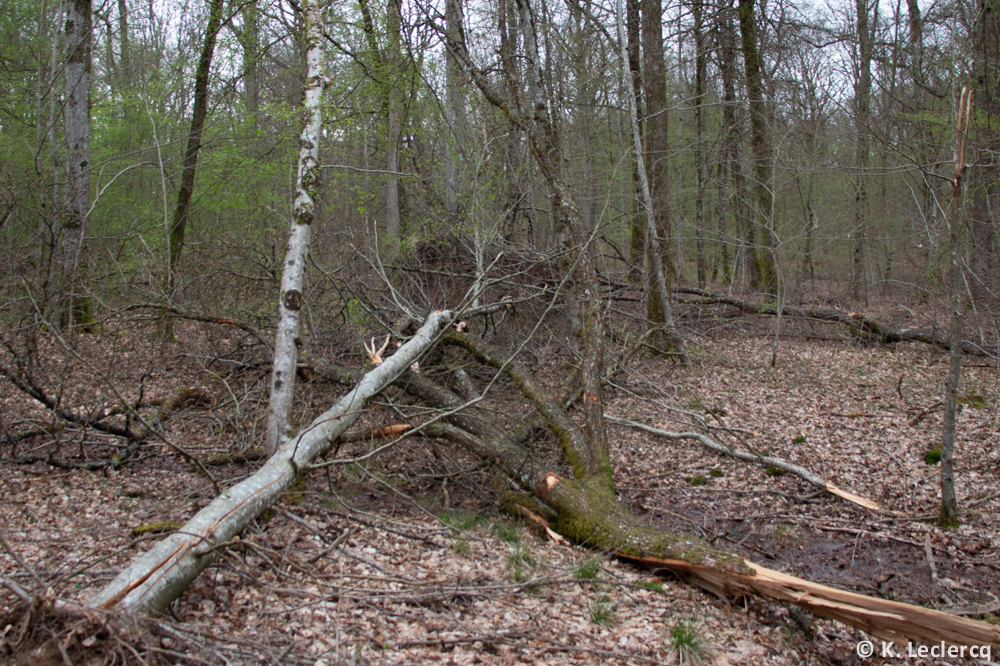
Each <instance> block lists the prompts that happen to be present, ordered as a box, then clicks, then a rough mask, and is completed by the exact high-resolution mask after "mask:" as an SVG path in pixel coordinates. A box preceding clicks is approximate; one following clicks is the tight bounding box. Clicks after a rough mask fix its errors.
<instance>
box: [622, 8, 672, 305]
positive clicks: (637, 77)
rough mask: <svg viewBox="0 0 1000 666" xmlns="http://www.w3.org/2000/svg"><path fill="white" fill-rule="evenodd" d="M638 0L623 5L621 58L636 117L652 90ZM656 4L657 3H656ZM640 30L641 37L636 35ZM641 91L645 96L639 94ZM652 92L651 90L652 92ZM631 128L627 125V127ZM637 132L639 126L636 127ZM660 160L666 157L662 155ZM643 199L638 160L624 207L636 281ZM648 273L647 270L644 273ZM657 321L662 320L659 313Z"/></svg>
mask: <svg viewBox="0 0 1000 666" xmlns="http://www.w3.org/2000/svg"><path fill="white" fill-rule="evenodd" d="M639 2H640V0H626V6H625V33H626V35H627V38H626V44H625V50H626V53H627V54H628V57H627V58H626V60H625V63H626V66H627V73H626V76H629V77H631V79H632V90H634V91H635V95H634V99H635V106H636V109H637V113H638V115H639V117H640V118H642V117H643V112H642V109H643V101H644V100H643V97H644V96H645V97H648V95H649V94H650V92H652V91H651V90H650V89H649V88H648V87H644V86H643V81H647V80H649V79H650V78H651V76H652V74H651V73H650V72H649V71H648V69H647V71H646V74H645V76H643V71H642V62H641V61H642V54H643V52H645V54H646V57H647V59H650V58H651V57H652V56H651V55H650V50H649V49H650V47H651V45H650V44H649V43H646V44H642V40H643V39H645V38H646V33H647V32H648V30H646V29H645V26H643V27H642V28H640V23H641V19H640V15H639ZM657 4H659V3H657ZM646 5H647V6H646V7H645V8H644V9H643V13H642V18H646V17H647V16H648V14H649V11H650V7H649V6H648V5H649V2H648V0H647V3H646ZM640 33H641V36H640ZM660 57H661V59H662V57H663V43H662V41H661V43H660ZM650 66H654V67H655V64H654V63H652V62H647V63H646V67H647V68H648V67H650ZM665 86H666V80H664V90H663V95H664V97H666V94H667V93H666V87H665ZM643 93H645V95H644V94H643ZM653 94H655V92H653ZM630 128H631V126H630ZM639 129H640V132H641V131H642V128H641V126H640V128H639ZM650 129H656V127H655V126H654V127H652V128H650V127H649V122H647V127H646V131H647V133H648V132H649V131H650ZM664 159H666V158H665V157H664ZM644 205H645V202H644V201H643V199H642V185H641V184H640V183H639V166H638V162H633V163H632V197H631V200H630V202H629V207H628V219H629V243H628V272H629V279H630V280H632V281H636V282H638V280H639V277H640V276H641V275H642V274H643V270H642V266H643V251H644V250H645V249H646V238H645V236H646V222H645V216H644V215H643V214H642V213H640V211H639V208H640V207H642V206H644ZM647 275H648V273H647ZM648 303H649V301H648V300H647V316H648V318H649V320H650V321H656V320H655V319H654V318H653V317H652V316H649V314H648V308H649V305H648ZM659 321H662V316H661V317H660V319H659Z"/></svg>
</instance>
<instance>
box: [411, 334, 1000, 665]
mask: <svg viewBox="0 0 1000 666" xmlns="http://www.w3.org/2000/svg"><path fill="white" fill-rule="evenodd" d="M445 342H446V343H447V344H453V345H458V346H460V347H462V348H464V349H466V350H467V351H469V352H470V353H472V354H473V355H474V356H475V357H476V358H478V359H479V360H480V361H481V362H483V363H486V364H487V365H490V366H492V367H494V368H497V369H500V370H501V371H502V372H504V373H505V374H506V375H507V376H508V377H509V378H510V379H511V380H512V381H513V382H514V383H515V384H516V385H517V386H518V388H519V389H520V390H521V392H522V394H524V395H525V396H526V397H528V398H529V399H531V400H532V401H533V402H534V404H535V406H536V408H537V409H538V410H539V412H540V413H542V414H543V416H545V420H546V421H547V422H548V423H549V425H550V429H552V430H553V432H556V433H557V437H560V438H567V439H569V438H571V435H570V434H569V433H568V432H564V431H563V430H564V428H565V427H566V422H567V421H569V416H568V415H567V414H566V413H565V411H564V410H563V409H562V408H561V406H559V404H558V402H557V401H556V400H554V399H553V398H552V397H551V396H550V395H548V393H546V392H545V391H544V389H542V388H541V387H540V386H539V385H538V384H537V383H535V381H534V379H533V378H532V377H531V375H530V373H528V372H527V370H526V369H525V368H524V367H523V366H521V365H520V364H519V363H518V362H517V361H516V360H513V359H507V358H504V357H503V356H502V355H501V354H500V353H499V352H498V351H497V350H496V349H494V348H492V347H491V346H490V345H489V344H487V343H485V342H483V341H480V340H477V339H475V338H472V337H469V336H466V335H462V334H455V333H447V334H446V335H445ZM399 384H400V385H401V386H403V388H405V389H406V390H407V391H409V392H410V393H412V394H414V395H416V396H418V397H419V398H421V399H422V400H423V401H425V402H428V403H430V404H433V405H435V406H436V407H439V408H441V409H443V410H445V414H444V416H443V419H444V420H445V421H447V422H448V425H440V424H435V426H434V427H431V428H428V429H426V430H425V432H427V433H428V434H430V435H432V436H438V437H444V438H446V439H449V440H451V441H453V442H455V443H457V444H459V445H461V446H464V447H465V448H467V449H468V450H469V451H470V452H472V453H474V454H475V455H477V456H479V457H481V458H484V459H486V460H491V461H492V462H494V463H495V464H496V465H497V466H498V467H500V468H501V469H503V470H504V471H505V472H506V474H507V475H508V477H509V478H510V479H511V480H512V481H514V483H515V484H516V485H517V486H518V487H520V488H522V489H524V490H527V491H528V492H530V493H531V494H532V495H533V496H532V497H527V496H524V495H518V496H516V497H508V498H507V504H508V505H513V506H512V508H516V509H518V510H520V511H521V513H522V514H524V515H529V516H531V518H532V519H533V520H535V521H536V522H539V521H540V522H541V523H542V524H543V525H544V526H545V527H547V528H550V529H554V531H555V532H557V533H558V534H560V535H562V536H564V537H566V538H568V539H570V540H571V541H573V542H574V543H577V544H580V545H583V546H586V547H589V548H593V549H597V550H602V551H605V552H614V553H615V554H616V555H618V556H619V557H622V558H623V559H626V560H629V561H632V562H635V563H638V564H641V565H643V566H647V567H652V568H655V569H669V570H670V571H673V572H675V573H677V574H680V575H681V576H682V577H684V578H685V579H687V580H689V581H690V582H692V583H694V584H696V585H698V586H700V587H702V588H704V589H706V590H708V591H710V592H712V593H714V594H716V595H718V596H721V597H723V598H730V597H734V596H744V595H760V596H764V597H769V598H771V599H777V600H780V601H787V602H790V603H794V604H796V605H798V606H801V607H803V608H806V609H808V610H810V611H812V612H814V613H816V614H817V615H821V616H823V617H828V618H830V619H833V620H837V621H838V622H842V623H844V624H847V625H850V626H852V627H856V628H858V629H861V630H863V631H866V632H868V633H869V634H871V635H873V636H877V637H879V638H881V639H883V640H887V641H901V642H907V641H914V642H921V643H939V642H941V641H944V642H946V643H948V644H950V645H960V646H961V645H965V646H973V645H978V646H985V645H992V646H1000V628H998V627H995V626H992V625H989V624H986V623H984V622H977V621H975V620H969V619H966V618H962V617H958V616H956V615H954V614H949V613H945V612H942V611H936V610H932V609H928V608H924V607H920V606H913V605H910V604H905V603H899V602H895V601H888V600H885V599H878V598H874V597H867V596H865V595H862V594H855V593H851V592H844V591H842V590H838V589H835V588H832V587H828V586H825V585H819V584H816V583H812V582H809V581H806V580H802V579H800V578H797V577H795V576H791V575H788V574H784V573H781V572H778V571H772V570H770V569H766V568H764V567H761V566H759V565H757V564H754V563H753V562H750V561H748V560H745V559H744V558H742V557H741V556H740V555H738V554H736V553H733V552H731V551H726V550H724V549H721V548H718V547H717V546H715V545H713V544H710V543H708V542H706V541H703V540H701V539H698V538H696V537H693V536H690V535H686V534H678V533H671V532H666V531H663V530H660V529H657V528H654V527H650V526H648V525H643V524H641V523H640V522H639V520H637V519H636V518H635V516H633V515H632V513H631V511H629V509H628V507H625V506H623V505H622V504H621V503H620V502H618V500H617V498H616V497H615V494H614V491H613V490H612V489H609V488H608V486H607V485H606V484H604V483H603V480H602V479H601V478H600V476H590V477H587V476H584V477H583V478H577V479H563V478H561V477H559V476H558V475H556V474H554V473H552V472H546V471H545V470H544V465H543V464H542V463H541V462H540V461H539V460H537V458H536V456H534V455H533V454H532V452H531V451H529V450H528V449H527V448H525V447H522V446H521V445H520V444H518V443H517V442H516V441H514V440H513V439H512V438H511V437H510V436H509V434H508V432H507V431H506V430H504V429H503V428H501V427H500V426H498V425H496V424H495V423H494V422H493V421H492V420H491V419H489V418H488V416H487V415H486V413H485V412H481V410H480V408H479V407H477V406H470V405H468V404H467V403H464V402H463V401H462V400H461V399H460V398H459V397H458V396H457V395H455V394H454V393H452V392H450V391H449V390H447V389H445V388H443V387H441V386H439V385H437V384H435V383H434V382H433V381H432V380H430V379H428V378H427V377H425V376H423V375H416V374H414V373H407V374H406V376H404V377H403V378H401V380H400V382H399ZM463 405H464V406H463ZM560 431H563V432H562V434H561V435H559V434H558V433H559V432H560ZM838 494H840V493H838ZM842 496H845V495H842ZM848 499H851V498H848ZM667 553H670V554H669V555H668V554H667ZM900 649H903V648H902V646H901V645H900Z"/></svg>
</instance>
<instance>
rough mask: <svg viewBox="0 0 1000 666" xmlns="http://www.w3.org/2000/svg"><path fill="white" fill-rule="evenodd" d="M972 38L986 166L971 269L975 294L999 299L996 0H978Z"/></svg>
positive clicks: (979, 137)
mask: <svg viewBox="0 0 1000 666" xmlns="http://www.w3.org/2000/svg"><path fill="white" fill-rule="evenodd" d="M978 10H979V11H978V12H977V14H976V22H975V26H974V34H973V38H972V52H973V79H974V80H973V85H974V93H973V94H974V96H975V104H974V107H975V108H976V109H977V110H978V114H977V120H976V122H975V125H974V129H973V137H974V140H975V146H976V148H977V149H978V150H979V151H981V153H982V154H983V155H987V156H989V157H987V158H986V159H983V160H982V164H980V165H979V167H978V168H977V169H976V170H975V172H974V176H973V179H972V187H973V198H972V211H971V212H972V214H971V215H970V219H969V222H970V224H971V227H972V239H971V240H972V251H971V253H970V260H971V261H970V264H971V265H970V269H971V271H970V272H971V273H972V276H973V278H972V279H973V294H974V295H975V296H976V297H977V298H980V299H983V298H985V297H987V296H988V295H990V294H992V299H991V300H992V301H993V303H994V304H996V302H997V293H996V287H997V285H998V283H1000V274H998V271H997V265H998V262H1000V242H998V239H1000V234H998V231H997V219H998V218H997V211H998V206H1000V163H998V159H997V155H1000V127H997V124H998V123H1000V92H998V91H997V86H1000V4H998V3H997V0H979V2H978Z"/></svg>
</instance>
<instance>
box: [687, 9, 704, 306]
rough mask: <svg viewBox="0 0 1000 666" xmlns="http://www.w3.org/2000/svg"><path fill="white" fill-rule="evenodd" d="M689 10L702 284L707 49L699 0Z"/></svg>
mask: <svg viewBox="0 0 1000 666" xmlns="http://www.w3.org/2000/svg"><path fill="white" fill-rule="evenodd" d="M691 13H692V15H693V17H694V26H693V29H694V48H695V55H694V62H695V67H694V105H695V106H694V136H695V140H694V178H695V192H694V197H695V199H694V209H695V235H696V243H697V245H696V253H697V264H698V286H699V287H701V288H702V289H704V288H705V272H706V266H705V150H704V145H703V144H702V130H703V125H704V124H705V121H704V102H705V67H706V63H707V60H708V51H707V48H706V45H705V30H704V24H703V17H704V3H703V0H691Z"/></svg>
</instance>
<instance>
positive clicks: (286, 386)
mask: <svg viewBox="0 0 1000 666" xmlns="http://www.w3.org/2000/svg"><path fill="white" fill-rule="evenodd" d="M302 9H303V14H304V18H305V34H306V40H307V43H308V46H307V50H306V63H307V72H306V83H305V91H304V92H305V95H304V101H303V104H302V107H303V110H304V117H305V122H304V123H303V126H302V134H301V136H300V138H299V167H298V177H297V178H296V182H295V188H296V193H295V205H294V218H293V219H292V228H291V231H290V232H289V237H288V250H287V252H286V254H285V263H284V271H283V272H282V275H281V295H280V298H279V299H278V327H277V331H276V332H275V341H274V366H273V367H272V369H271V396H270V401H269V404H268V409H267V428H266V431H265V440H264V447H265V449H266V451H267V454H268V456H270V455H273V454H274V452H275V451H277V450H278V448H279V447H281V446H282V445H283V444H284V443H285V441H286V440H287V439H288V438H290V437H291V436H292V434H293V432H294V428H293V426H292V422H291V416H292V402H293V401H294V399H295V363H296V359H297V356H298V348H299V345H300V343H301V341H300V339H299V329H300V310H301V308H302V304H303V290H304V283H305V274H306V258H307V257H308V256H309V239H310V235H311V233H312V223H313V220H314V216H315V209H316V182H317V180H318V178H319V139H320V127H321V126H322V123H323V107H322V101H323V88H324V84H325V73H324V62H323V25H322V15H321V12H320V8H319V7H318V5H317V4H316V3H315V2H314V0H304V2H303V5H302Z"/></svg>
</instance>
